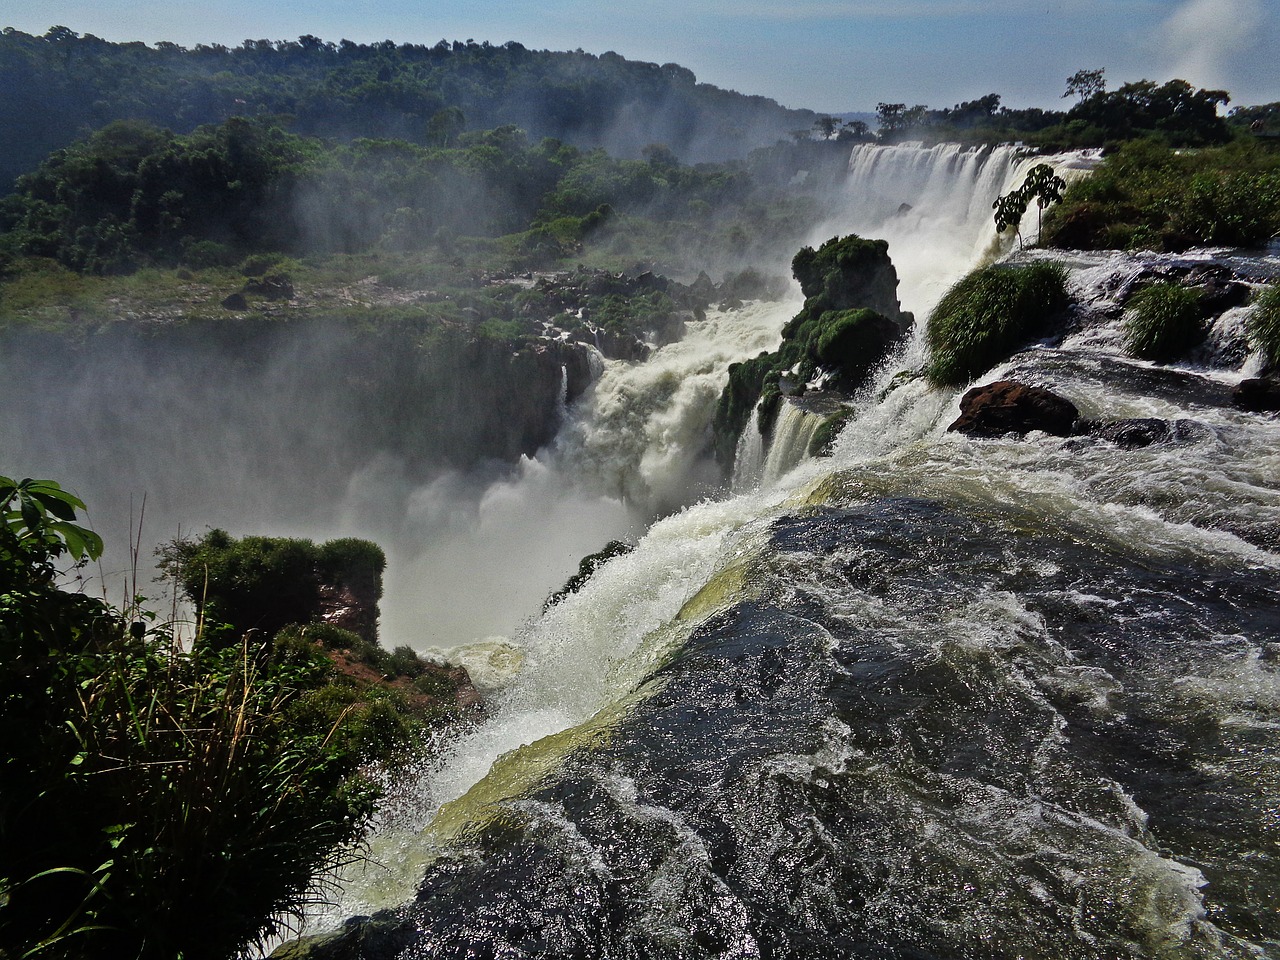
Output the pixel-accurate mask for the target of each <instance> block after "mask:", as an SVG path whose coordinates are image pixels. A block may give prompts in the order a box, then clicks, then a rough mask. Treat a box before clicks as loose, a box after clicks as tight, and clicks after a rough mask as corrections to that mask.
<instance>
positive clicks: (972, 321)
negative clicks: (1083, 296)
mask: <svg viewBox="0 0 1280 960" xmlns="http://www.w3.org/2000/svg"><path fill="white" fill-rule="evenodd" d="M1069 301H1070V296H1069V294H1068V293H1067V272H1066V270H1065V269H1064V268H1063V267H1062V266H1061V265H1060V264H1057V263H1032V264H1027V265H1026V266H1006V265H1001V264H996V265H993V266H989V267H983V268H982V269H980V270H975V271H973V272H972V273H970V274H969V275H968V276H966V277H964V278H962V279H961V280H960V281H959V282H957V283H956V284H955V286H953V287H952V288H951V289H950V290H948V291H947V292H946V293H945V294H944V295H943V297H942V299H941V300H940V301H938V305H937V306H936V307H935V308H934V310H933V314H932V315H931V316H930V317H929V323H928V326H927V327H926V329H925V341H926V343H927V344H928V346H929V352H930V358H929V362H928V365H927V366H926V368H925V376H927V377H928V379H929V380H930V382H932V383H934V384H936V385H938V386H948V387H957V386H960V385H962V384H965V383H968V382H969V381H970V380H972V379H973V378H974V377H976V376H978V374H980V373H983V372H984V371H986V370H989V369H990V368H991V367H993V366H995V365H996V364H997V363H999V362H1000V361H1001V360H1004V359H1006V358H1007V357H1008V356H1009V355H1010V354H1012V353H1013V351H1014V350H1016V349H1017V348H1018V347H1019V346H1020V345H1022V344H1023V343H1024V342H1025V341H1026V340H1027V338H1028V337H1029V336H1030V335H1031V334H1032V333H1033V332H1034V331H1036V330H1037V329H1039V328H1040V327H1042V326H1043V325H1044V323H1045V321H1046V320H1047V319H1048V318H1049V317H1051V316H1053V315H1054V314H1056V313H1058V312H1060V311H1061V310H1063V309H1065V308H1066V306H1067V304H1068V303H1069Z"/></svg>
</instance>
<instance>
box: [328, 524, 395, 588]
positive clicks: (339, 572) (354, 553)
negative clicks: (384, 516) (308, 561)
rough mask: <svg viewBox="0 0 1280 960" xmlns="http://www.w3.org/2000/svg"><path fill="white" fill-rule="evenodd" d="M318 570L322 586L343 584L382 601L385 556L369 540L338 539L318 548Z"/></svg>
mask: <svg viewBox="0 0 1280 960" xmlns="http://www.w3.org/2000/svg"><path fill="white" fill-rule="evenodd" d="M317 568H318V571H319V573H320V577H321V579H322V580H323V581H324V582H325V583H345V584H347V585H348V586H349V587H351V588H352V589H353V590H355V591H356V592H358V593H361V594H366V595H368V596H370V597H371V599H373V600H380V599H382V573H383V571H384V570H386V569H387V555H386V554H385V553H383V552H382V548H381V547H379V546H378V545H377V544H376V543H373V542H372V541H370V540H360V539H358V538H356V537H340V538H339V539H337V540H329V541H327V542H326V543H323V544H321V545H320V550H319V554H318V557H317Z"/></svg>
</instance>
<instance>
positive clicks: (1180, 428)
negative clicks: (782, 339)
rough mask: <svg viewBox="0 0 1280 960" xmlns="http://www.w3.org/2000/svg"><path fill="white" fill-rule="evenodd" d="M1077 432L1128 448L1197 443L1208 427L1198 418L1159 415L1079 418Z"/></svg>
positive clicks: (1075, 430) (1076, 426)
mask: <svg viewBox="0 0 1280 960" xmlns="http://www.w3.org/2000/svg"><path fill="white" fill-rule="evenodd" d="M1074 432H1075V433H1077V434H1080V435H1084V436H1090V437H1094V438H1096V439H1098V440H1107V441H1109V442H1111V443H1114V444H1115V445H1116V446H1118V447H1124V448H1125V449H1126V450H1134V449H1137V448H1139V447H1149V446H1151V445H1152V444H1182V443H1194V442H1195V441H1197V440H1200V439H1202V438H1203V437H1204V428H1203V427H1201V426H1200V425H1199V424H1198V423H1196V422H1195V421H1194V420H1161V419H1159V418H1156V417H1140V418H1131V419H1125V420H1078V421H1076V425H1075V429H1074Z"/></svg>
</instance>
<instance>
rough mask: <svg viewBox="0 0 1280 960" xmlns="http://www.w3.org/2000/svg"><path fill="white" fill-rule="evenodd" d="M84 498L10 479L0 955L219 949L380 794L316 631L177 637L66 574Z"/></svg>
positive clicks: (0, 670) (0, 771) (251, 924)
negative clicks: (306, 635)
mask: <svg viewBox="0 0 1280 960" xmlns="http://www.w3.org/2000/svg"><path fill="white" fill-rule="evenodd" d="M79 509H83V504H82V503H81V502H80V501H79V500H77V499H76V498H75V497H74V496H72V495H70V494H69V493H66V492H65V491H62V490H61V489H60V488H59V487H58V485H57V484H54V483H51V482H47V481H44V482H38V481H29V480H27V481H22V482H21V483H15V482H14V481H12V480H9V479H8V478H2V477H0V736H3V738H4V741H5V744H6V747H5V751H4V755H3V759H2V761H0V783H2V784H3V788H2V789H0V953H3V954H4V955H6V956H11V957H20V956H42V955H49V956H58V957H67V958H73V960H79V958H109V960H110V958H121V960H125V958H128V960H138V958H156V960H160V958H166V960H167V958H172V957H175V956H183V957H186V958H188V960H198V958H208V960H225V958H226V957H229V956H233V955H236V954H238V953H239V952H240V951H241V950H243V949H245V948H247V947H249V946H251V945H252V944H254V943H255V942H257V941H258V940H259V939H260V938H262V937H265V936H268V935H271V934H272V933H274V932H275V931H277V930H279V929H280V925H281V924H282V923H283V922H285V919H286V918H287V916H288V914H289V913H291V912H293V911H296V910H297V909H299V907H300V906H301V904H302V903H303V902H304V901H305V899H306V897H307V895H308V891H309V890H310V889H311V888H312V884H313V883H314V882H315V880H316V878H317V876H318V875H319V874H320V873H322V872H323V871H325V870H327V869H329V868H331V867H333V866H335V865H336V864H337V863H339V862H341V861H342V860H344V859H346V858H347V857H349V856H350V855H351V849H352V844H353V843H355V842H356V841H357V840H358V839H359V838H360V837H361V835H362V832H363V829H364V826H365V824H366V822H367V819H368V817H369V815H370V813H371V811H372V809H373V803H374V799H375V796H376V790H375V788H374V787H373V786H372V785H371V784H370V783H369V782H368V781H366V780H364V779H363V778H361V777H360V775H359V774H358V770H359V767H360V765H361V764H362V763H363V762H365V760H366V759H367V758H368V754H367V753H365V752H364V751H363V750H362V749H361V750H357V749H354V748H353V747H352V746H351V745H350V744H349V743H348V736H349V733H350V731H349V730H348V729H347V727H346V719H345V717H342V716H339V717H338V719H337V720H336V721H335V722H328V721H327V719H326V722H325V723H317V722H315V717H314V715H312V714H309V713H308V712H307V710H306V709H305V704H306V701H307V697H308V696H309V695H314V694H316V692H317V691H321V690H323V689H324V688H325V685H326V684H327V683H328V677H329V675H330V673H331V670H332V667H331V663H330V661H329V659H328V658H327V657H325V656H324V655H323V654H322V653H320V652H319V651H318V649H317V648H315V647H314V646H310V645H306V646H302V645H296V644H295V645H289V644H283V643H282V644H271V643H261V642H250V641H249V640H248V639H245V638H242V639H239V640H236V641H234V642H226V643H224V644H222V645H220V646H217V647H212V646H210V645H208V644H203V643H197V644H196V647H195V650H194V652H183V651H182V650H181V649H180V647H179V645H178V644H177V643H176V642H175V640H174V638H173V636H172V634H171V633H170V631H169V627H168V626H167V625H164V624H157V623H156V620H155V618H154V617H153V616H152V615H151V614H149V613H147V612H146V611H144V610H143V609H141V607H137V608H135V609H132V610H129V611H126V612H121V611H117V610H115V609H113V608H111V607H110V606H108V605H107V604H106V603H104V602H103V601H100V600H95V599H93V598H91V597H88V596H85V595H84V594H76V593H70V592H67V591H64V590H62V589H60V588H59V587H58V585H57V581H58V578H59V570H60V568H63V567H65V566H67V565H71V566H79V565H83V564H84V563H86V562H88V561H89V560H90V559H92V558H94V557H96V556H97V555H98V554H99V553H100V552H101V542H100V541H99V540H98V539H97V538H96V537H95V536H94V535H93V534H92V533H91V532H90V531H88V530H85V529H84V528H83V527H81V526H79V525H78V524H76V523H75V512H76V511H77V510H79Z"/></svg>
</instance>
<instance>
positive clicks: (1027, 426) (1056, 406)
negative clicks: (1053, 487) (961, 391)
mask: <svg viewBox="0 0 1280 960" xmlns="http://www.w3.org/2000/svg"><path fill="white" fill-rule="evenodd" d="M1077 419H1079V412H1078V411H1077V410H1076V407H1075V404H1073V403H1072V402H1071V401H1070V400H1065V399H1063V398H1062V397H1060V396H1058V395H1057V394H1056V393H1053V392H1052V391H1050V390H1046V389H1044V388H1043V387H1032V386H1028V385H1027V384H1025V383H1019V382H1017V381H1016V380H997V381H996V382H995V383H988V384H984V385H983V386H980V387H974V388H973V389H972V390H970V391H969V392H968V393H966V394H965V395H964V396H963V397H962V398H961V400H960V416H959V417H958V418H957V419H956V421H955V422H954V423H952V424H951V426H949V427H947V430H949V431H955V432H956V433H963V434H964V435H965V436H969V437H1001V436H1004V435H1005V434H1006V433H1017V434H1026V433H1030V432H1031V431H1032V430H1040V431H1043V432H1044V433H1051V434H1054V435H1055V436H1059V437H1065V436H1069V435H1070V434H1071V431H1072V427H1074V425H1075V422H1076V420H1077Z"/></svg>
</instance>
